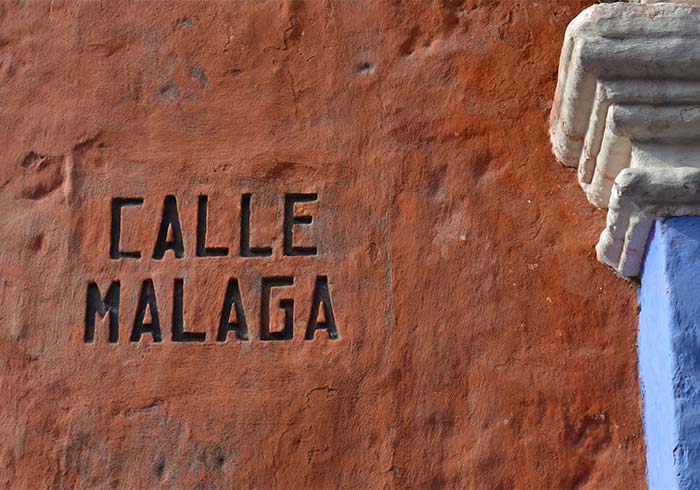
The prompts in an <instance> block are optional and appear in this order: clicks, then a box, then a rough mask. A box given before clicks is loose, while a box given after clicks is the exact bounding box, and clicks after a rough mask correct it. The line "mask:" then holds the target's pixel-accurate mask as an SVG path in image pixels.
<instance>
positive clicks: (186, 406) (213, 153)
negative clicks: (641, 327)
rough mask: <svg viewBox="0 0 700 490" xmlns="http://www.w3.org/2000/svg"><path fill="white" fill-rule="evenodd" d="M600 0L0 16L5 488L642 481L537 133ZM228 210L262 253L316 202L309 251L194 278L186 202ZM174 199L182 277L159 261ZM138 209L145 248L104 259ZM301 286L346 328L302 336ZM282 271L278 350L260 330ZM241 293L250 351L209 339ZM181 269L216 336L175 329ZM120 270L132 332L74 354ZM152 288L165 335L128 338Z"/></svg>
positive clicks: (636, 406) (630, 291)
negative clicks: (175, 336) (156, 252)
mask: <svg viewBox="0 0 700 490" xmlns="http://www.w3.org/2000/svg"><path fill="white" fill-rule="evenodd" d="M590 3H591V2H590V1H589V2H587V1H578V0H559V1H555V0H540V1H536V2H534V1H515V0H513V1H510V0H504V1H484V0H466V1H460V0H444V1H435V2H432V1H431V2H429V1H376V2H374V1H372V2H369V1H367V2H360V1H311V0H307V1H302V0H294V1H287V2H281V1H280V2H277V1H262V2H258V1H255V2H244V1H239V2H223V1H210V2H180V3H176V4H172V5H171V4H167V5H166V3H165V2H133V3H128V4H127V3H122V2H98V1H90V2H75V3H74V2H63V1H61V0H53V1H51V2H4V3H3V4H1V5H0V78H1V83H0V105H1V107H2V109H1V110H0V128H1V129H2V130H1V131H0V143H1V145H0V147H1V148H2V155H1V156H0V188H1V189H2V191H1V192H0V205H1V206H2V209H3V212H2V213H1V214H0V236H2V247H0V263H1V264H2V277H1V278H0V301H1V302H2V303H1V304H0V325H1V327H0V366H1V369H0V389H1V390H2V393H3V395H2V396H3V400H4V401H3V402H2V403H1V404H0V440H1V441H2V442H1V443H0V485H2V486H8V487H12V488H38V487H48V486H52V485H53V486H56V487H66V486H76V487H83V488H87V487H90V488H93V487H95V486H112V485H119V486H121V487H122V488H138V487H149V488H153V487H154V486H156V485H159V484H160V485H162V486H163V487H182V488H189V487H191V486H193V485H196V484H200V485H201V486H202V488H207V487H210V486H214V487H220V486H224V487H227V486H236V487H248V486H255V487H260V488H269V487H280V488H301V487H304V488H311V487H317V488H321V487H325V488H329V487H354V488H405V487H424V488H425V487H432V488H436V487H471V488H474V487H482V488H512V487H517V488H574V487H581V488H602V487H605V488H625V489H630V488H644V486H645V481H644V457H643V439H642V434H641V422H640V418H641V416H640V402H639V388H638V382H637V375H636V353H635V336H636V323H637V318H636V305H635V299H634V296H635V289H634V288H633V287H632V286H630V285H628V284H626V283H624V282H623V281H621V280H620V279H618V278H616V277H615V275H614V274H612V273H611V272H609V271H607V270H605V269H604V268H603V267H602V266H601V265H599V264H598V263H597V262H596V260H595V257H594V254H593V245H594V243H595V241H596V239H597V235H598V233H599V230H600V229H601V228H602V226H603V221H604V215H603V214H602V213H600V212H598V211H596V210H594V209H593V208H592V207H591V206H589V205H588V204H587V203H586V202H585V199H584V196H583V193H582V192H580V190H579V189H578V188H577V184H576V179H575V178H574V176H573V175H572V173H570V172H569V171H567V170H565V169H563V168H562V167H560V166H559V165H557V164H556V163H555V161H554V158H553V157H552V155H551V154H550V149H549V143H548V139H547V118H548V112H549V109H550V106H551V100H552V96H553V94H554V88H555V83H556V73H557V62H558V56H559V49H560V46H561V42H562V39H563V32H564V29H565V27H566V25H567V24H568V22H569V21H570V20H571V19H572V18H573V17H574V16H575V15H576V14H577V13H578V12H580V11H581V10H582V9H583V8H584V7H585V6H587V5H588V4H590ZM32 152H33V153H32ZM41 155H44V156H45V157H42V156H41ZM242 192H249V193H251V194H252V195H253V199H254V206H256V207H255V208H254V215H255V216H256V218H255V219H256V220H257V222H258V223H260V224H259V225H256V227H255V228H254V230H253V236H252V239H253V240H255V241H256V242H259V243H264V242H266V241H267V242H270V241H271V240H272V237H274V236H276V235H278V232H277V230H279V225H280V219H281V218H280V214H279V209H280V196H281V195H282V194H283V193H284V192H315V193H318V196H319V199H318V203H317V206H316V208H314V209H313V210H312V211H313V213H314V225H313V226H312V228H310V229H312V230H314V231H313V235H312V236H307V237H306V239H307V240H310V241H314V242H316V243H318V244H319V255H318V256H317V257H312V258H298V257H286V258H285V257H282V256H280V252H279V250H278V245H279V240H278V241H276V242H274V243H275V252H274V254H275V256H274V257H273V258H271V259H248V258H240V257H236V256H234V257H230V258H225V259H196V258H191V257H190V256H189V254H191V253H192V250H193V247H194V245H193V232H192V230H193V227H194V223H195V219H196V197H197V195H199V194H207V195H208V196H209V198H210V205H211V208H210V211H209V212H210V217H211V219H212V220H213V222H215V223H218V224H212V225H210V238H211V241H212V243H214V242H217V243H214V244H215V245H216V244H223V243H226V244H229V246H230V247H231V249H232V250H234V249H236V247H237V245H236V244H237V240H238V232H237V231H236V230H237V226H238V225H237V224H236V223H237V221H236V220H238V219H239V217H238V216H239V205H238V203H239V201H238V199H239V197H240V193H242ZM167 194H173V195H176V196H177V199H178V204H179V206H180V213H181V215H182V216H181V219H182V222H183V225H182V226H183V229H184V233H185V239H186V247H187V251H188V252H187V254H188V257H186V258H185V259H175V258H174V257H173V256H172V255H170V256H167V257H165V259H164V260H162V261H160V262H158V261H154V260H152V259H151V258H150V252H149V250H150V248H149V247H152V246H153V240H154V236H155V230H156V229H157V226H158V222H159V220H160V206H161V205H162V202H163V198H164V196H165V195H167ZM128 196H141V197H143V198H144V205H143V206H142V207H140V208H138V209H130V210H128V211H125V213H126V214H125V220H127V219H128V222H129V225H128V227H127V228H125V231H124V232H123V233H124V235H123V237H122V240H124V242H123V243H124V244H125V247H127V248H128V247H130V248H132V249H139V250H142V251H143V255H144V256H143V258H142V259H141V260H139V261H123V262H115V261H113V260H111V259H110V258H109V254H108V249H109V244H108V242H109V226H110V224H109V216H110V215H109V212H110V211H109V209H110V208H109V206H110V199H111V198H113V197H128ZM127 217H128V218H127ZM125 226H127V225H125ZM319 273H324V274H327V276H328V277H329V280H330V282H331V291H332V294H333V307H334V312H335V317H336V320H337V324H338V330H339V334H340V339H339V340H331V339H329V338H328V336H327V335H326V334H325V332H323V331H319V332H318V334H317V338H316V340H314V341H310V342H309V341H305V340H304V339H303V333H300V332H302V331H303V327H304V326H305V325H306V319H307V317H308V316H309V311H310V306H309V299H308V298H309V297H310V295H311V289H312V285H313V284H312V283H313V277H314V276H315V275H316V274H319ZM280 274H283V275H294V277H295V279H296V281H297V283H298V284H297V286H295V289H294V291H295V293H294V294H295V305H296V308H297V309H296V312H297V313H296V314H297V321H296V323H295V327H297V335H296V336H295V338H294V340H293V341H291V342H279V343H277V342H275V343H270V342H263V341H260V340H259V339H258V338H257V337H258V334H257V332H258V323H259V320H258V318H259V314H258V311H259V302H260V291H259V290H260V286H259V279H260V277H261V276H262V275H271V276H275V275H280ZM232 275H236V276H238V277H239V278H240V281H241V289H242V293H243V297H244V299H245V300H246V308H247V309H248V315H249V323H250V337H251V340H250V341H248V342H236V341H234V340H233V339H231V340H229V341H228V343H226V344H217V343H215V342H213V339H212V340H211V341H210V340H209V339H211V337H212V336H213V335H214V334H213V330H212V329H213V328H215V327H214V326H215V325H216V324H217V322H218V320H219V318H218V315H219V310H220V304H221V298H222V294H223V288H224V287H225V285H226V282H225V280H226V278H227V277H229V276H232ZM176 276H178V277H185V287H186V290H185V320H186V322H187V323H188V326H189V327H190V328H191V329H198V330H202V331H204V330H207V332H208V333H207V335H208V337H207V338H208V340H207V343H205V344H204V345H197V344H195V345H193V344H175V343H173V342H171V341H170V340H169V337H170V333H169V330H168V328H169V327H167V325H169V324H170V316H169V315H170V314H169V311H170V310H169V309H170V308H171V300H170V298H171V297H172V288H173V285H172V281H173V278H174V277H176ZM116 277H119V278H120V280H121V281H122V294H123V298H122V305H121V307H120V315H121V319H122V325H121V330H120V332H121V336H120V342H119V343H118V344H113V345H109V344H107V343H106V339H105V327H104V326H102V325H101V324H98V330H97V333H96V337H97V339H96V341H95V342H94V343H92V344H85V343H84V342H83V326H84V314H85V301H86V299H85V295H86V286H87V284H88V282H89V281H92V280H96V281H98V282H99V284H100V287H101V288H102V292H103V293H104V291H105V290H106V287H107V285H108V284H109V281H111V280H114V279H115V278H116ZM144 278H152V279H153V281H154V284H155V288H156V293H157V294H158V299H159V301H160V302H161V303H160V304H159V306H160V307H161V315H162V323H163V325H164V327H163V330H164V332H165V333H164V337H165V341H164V342H163V343H160V344H154V343H153V342H152V341H151V339H150V337H148V336H145V337H144V339H143V340H142V342H141V343H139V344H132V343H129V342H128V336H129V330H130V328H131V323H132V322H133V319H134V311H135V309H136V305H135V303H136V298H137V296H138V288H139V284H141V281H142V280H143V279H144Z"/></svg>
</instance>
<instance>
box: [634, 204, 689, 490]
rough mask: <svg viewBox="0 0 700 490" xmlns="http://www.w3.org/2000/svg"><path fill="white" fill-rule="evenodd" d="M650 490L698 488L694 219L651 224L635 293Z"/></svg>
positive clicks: (669, 220)
mask: <svg viewBox="0 0 700 490" xmlns="http://www.w3.org/2000/svg"><path fill="white" fill-rule="evenodd" d="M639 307H640V313H639V339H638V343H639V376H640V380H641V386H642V397H643V402H644V434H645V442H646V454H647V476H648V483H649V488H650V489H651V490H657V489H664V490H665V489H684V490H685V489H699V488H700V217H694V216H693V217H682V218H668V219H665V220H662V221H657V222H656V224H655V226H654V229H653V232H652V236H651V238H650V242H649V244H648V248H647V253H646V258H645V262H644V269H643V271H642V285H641V288H640V290H639Z"/></svg>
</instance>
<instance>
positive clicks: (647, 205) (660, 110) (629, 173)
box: [550, 2, 700, 278]
mask: <svg viewBox="0 0 700 490" xmlns="http://www.w3.org/2000/svg"><path fill="white" fill-rule="evenodd" d="M642 3H648V2H642ZM550 136H551V141H552V148H553V151H554V154H555V156H556V157H557V159H558V160H559V161H560V162H561V163H563V164H564V165H566V166H568V167H575V168H577V169H578V181H579V184H580V185H581V187H582V188H583V190H584V192H585V193H586V196H587V198H588V200H589V201H590V202H591V203H592V204H593V205H595V206H597V207H599V208H608V210H609V211H608V218H607V227H606V229H605V230H604V231H603V233H602V235H601V238H600V241H599V243H598V246H597V247H596V250H597V254H598V258H599V260H600V261H601V262H603V263H604V264H606V265H608V266H610V267H612V268H613V269H614V270H615V271H617V273H618V274H620V275H621V276H623V277H625V278H634V277H636V276H638V275H639V273H640V268H641V263H642V257H643V254H644V248H645V245H646V242H647V238H648V235H649V231H650V229H651V225H652V222H653V220H654V219H657V218H662V217H666V216H680V215H694V214H700V187H699V186H698V185H697V183H698V182H700V180H699V179H700V177H698V176H700V8H697V7H693V6H690V5H681V4H679V3H651V4H644V5H641V4H625V3H614V4H604V5H596V6H594V7H591V8H589V9H587V10H585V11H584V12H583V13H581V14H580V15H579V16H578V17H577V18H576V19H574V21H573V22H572V23H571V24H570V25H569V27H568V29H567V31H566V38H565V41H564V46H563V48H562V55H561V59H560V67H559V79H558V85H557V91H556V94H555V100H554V105H553V108H552V114H551V119H550Z"/></svg>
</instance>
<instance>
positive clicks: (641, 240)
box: [596, 167, 700, 279]
mask: <svg viewBox="0 0 700 490" xmlns="http://www.w3.org/2000/svg"><path fill="white" fill-rule="evenodd" d="M693 215H700V169H698V168H692V167H679V168H668V167H646V168H644V167H642V168H626V169H623V170H622V171H621V172H620V173H619V174H618V176H617V178H616V179H615V184H614V186H613V191H612V196H611V198H610V205H609V208H608V217H607V225H606V228H605V230H603V233H602V234H601V236H600V240H599V241H598V245H597V246H596V253H597V256H598V260H600V261H601V262H602V263H604V264H605V265H607V266H609V267H611V268H612V269H613V270H615V271H616V272H617V274H618V275H620V276H622V277H624V278H626V279H634V278H638V277H639V276H640V274H641V267H642V261H643V259H644V253H645V249H646V244H647V241H648V239H649V233H650V231H651V227H652V225H653V222H654V220H656V219H659V218H666V217H672V216H693Z"/></svg>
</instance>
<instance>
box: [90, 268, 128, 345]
mask: <svg viewBox="0 0 700 490" xmlns="http://www.w3.org/2000/svg"><path fill="white" fill-rule="evenodd" d="M119 288H120V284H119V281H114V282H112V284H111V285H110V286H109V289H108V290H107V294H106V295H105V296H104V299H103V298H102V293H101V292H100V288H99V287H98V286H97V283H96V282H91V283H90V284H88V288H87V305H86V307H85V337H84V340H85V342H86V343H91V342H92V341H93V340H94V338H95V315H100V319H102V318H104V317H105V315H109V342H110V343H112V344H115V343H116V342H117V341H118V340H119Z"/></svg>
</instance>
